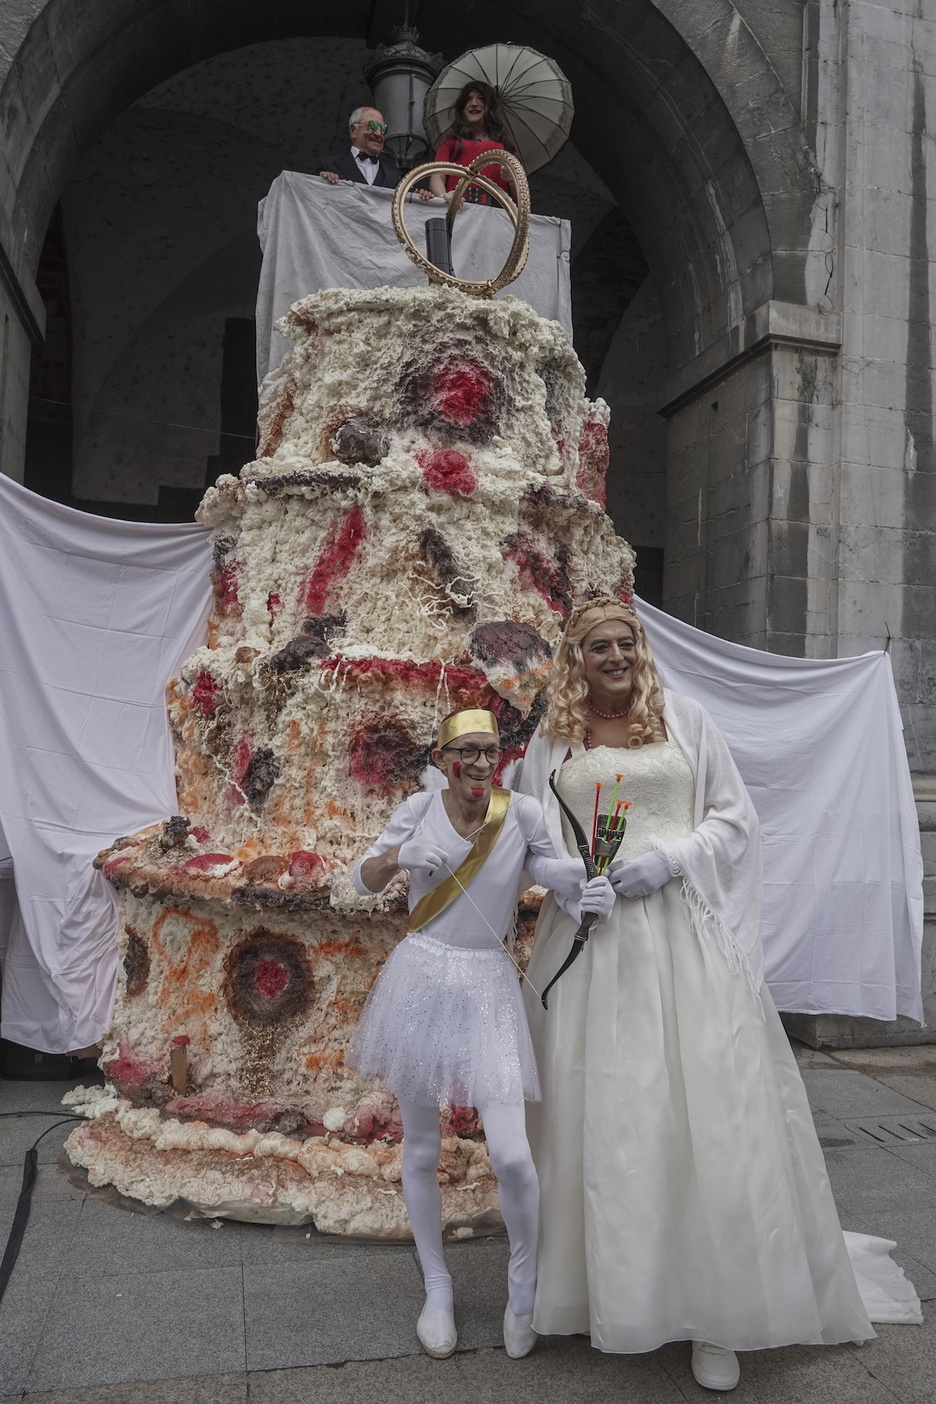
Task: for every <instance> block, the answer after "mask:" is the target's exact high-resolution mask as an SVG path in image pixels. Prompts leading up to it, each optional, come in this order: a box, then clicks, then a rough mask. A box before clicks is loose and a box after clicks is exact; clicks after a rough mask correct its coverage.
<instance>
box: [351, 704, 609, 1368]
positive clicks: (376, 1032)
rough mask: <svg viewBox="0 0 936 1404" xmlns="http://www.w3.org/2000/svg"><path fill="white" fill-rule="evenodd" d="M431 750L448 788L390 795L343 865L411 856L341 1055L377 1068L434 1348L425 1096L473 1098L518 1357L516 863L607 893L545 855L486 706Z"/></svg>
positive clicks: (435, 1214) (440, 1292)
mask: <svg viewBox="0 0 936 1404" xmlns="http://www.w3.org/2000/svg"><path fill="white" fill-rule="evenodd" d="M432 758H433V761H434V762H435V764H436V765H437V766H438V767H439V769H440V770H441V771H443V773H444V775H445V777H446V780H447V781H448V787H447V788H445V789H436V790H430V791H421V792H420V793H418V794H416V795H413V796H412V797H411V798H410V799H408V800H406V801H404V803H403V804H401V805H400V807H399V808H398V809H397V810H396V812H395V813H394V814H393V816H392V818H391V819H390V822H389V823H388V825H387V827H386V828H385V829H384V831H383V833H382V834H381V835H380V837H379V838H378V839H377V841H376V842H375V843H374V844H372V845H371V847H370V848H369V849H368V851H367V853H366V854H365V855H364V857H363V858H362V859H361V860H360V862H359V863H358V865H357V867H356V868H355V872H354V882H355V886H356V887H357V890H358V891H359V892H360V893H361V894H362V895H363V894H367V893H373V892H380V891H382V890H383V888H385V887H386V885H387V883H388V882H390V880H391V879H392V878H393V877H394V876H395V875H396V874H397V873H398V872H399V871H400V869H401V868H408V869H409V874H410V890H409V908H410V925H409V932H408V934H407V936H406V938H405V939H404V940H403V941H401V942H400V944H399V945H398V946H397V947H396V949H395V950H394V951H393V953H392V954H391V956H390V958H389V959H388V961H387V963H386V965H385V966H384V968H383V970H382V971H381V973H380V976H379V977H378V979H377V981H376V982H375V984H374V987H373V989H372V990H371V992H370V994H369V996H368V999H367V1004H366V1005H365V1008H364V1012H363V1013H362V1015H361V1019H360V1022H359V1024H358V1026H357V1028H356V1029H355V1031H354V1034H353V1036H352V1038H351V1042H350V1045H349V1048H348V1053H347V1057H346V1062H347V1064H348V1066H349V1067H352V1068H355V1069H357V1071H358V1072H359V1073H361V1074H362V1075H364V1076H375V1075H376V1076H378V1077H380V1079H381V1081H382V1082H383V1083H384V1085H385V1086H387V1087H389V1088H390V1089H392V1091H393V1092H395V1093H396V1096H397V1100H398V1101H399V1104H400V1113H401V1117H402V1121H403V1195H404V1198H405V1201H406V1208H407V1211H408V1213H409V1217H410V1222H411V1223H412V1227H413V1237H414V1239H415V1242H416V1251H417V1253H418V1254H419V1261H420V1265H421V1267H422V1272H423V1279H424V1282H425V1288H426V1300H425V1305H424V1306H423V1309H422V1313H421V1315H420V1317H419V1321H418V1322H417V1325H416V1333H417V1335H418V1337H419V1340H420V1343H421V1344H422V1346H423V1349H424V1350H425V1351H426V1353H427V1354H428V1355H432V1356H435V1357H437V1358H439V1359H444V1358H445V1357H446V1356H448V1355H451V1354H452V1352H453V1351H454V1349H455V1346H456V1343H457V1335H456V1330H455V1318H454V1309H453V1297H452V1279H451V1276H450V1275H449V1272H448V1270H447V1268H446V1266H445V1257H444V1253H443V1249H442V1201H441V1193H440V1190H439V1181H438V1177H437V1174H436V1171H437V1169H438V1164H439V1154H440V1150H441V1136H440V1131H439V1108H440V1106H441V1105H442V1104H443V1103H447V1104H449V1105H450V1106H473V1107H476V1108H477V1110H478V1113H479V1115H480V1117H481V1120H482V1122H483V1124H484V1132H485V1136H486V1139H487V1146H488V1153H489V1155H490V1158H491V1165H492V1168H493V1170H494V1173H495V1175H496V1176H497V1181H498V1187H499V1195H500V1207H501V1213H502V1214H503V1218H504V1224H505V1226H506V1228H507V1234H508V1238H509V1240H510V1262H509V1266H508V1269H507V1279H508V1304H507V1309H506V1312H505V1315H504V1346H505V1348H506V1350H507V1353H508V1355H510V1356H511V1357H512V1358H514V1359H519V1358H520V1357H521V1356H524V1355H526V1354H527V1353H528V1352H529V1351H530V1350H531V1349H532V1348H533V1345H534V1343H535V1340H536V1336H535V1334H534V1332H533V1329H532V1325H531V1322H532V1315H533V1298H534V1294H535V1290H536V1245H537V1220H538V1212H539V1185H538V1182H537V1178H536V1170H535V1169H534V1166H533V1160H532V1157H531V1155H530V1148H529V1145H528V1143H527V1137H526V1125H525V1114H524V1100H531V1101H536V1100H538V1099H539V1097H540V1086H539V1078H538V1076H537V1072H536V1063H535V1060H534V1056H533V1049H532V1045H531V1042H530V1034H529V1029H528V1027H527V1021H526V1015H525V1013H524V1009H523V1001H522V999H521V997H520V988H519V983H518V980H517V974H516V970H515V968H514V965H513V963H512V961H511V958H510V956H509V954H508V952H507V950H506V949H505V944H504V942H505V938H507V936H508V932H510V931H512V927H513V922H514V915H515V912H516V904H517V896H518V893H519V889H520V882H521V877H522V874H523V872H524V870H526V871H528V872H529V873H530V874H531V875H532V877H533V879H534V881H535V882H537V883H539V884H541V885H542V886H543V887H549V888H553V889H554V890H555V891H556V892H557V894H558V895H561V896H562V898H563V904H564V905H566V906H567V908H568V909H569V910H570V911H575V912H585V911H591V912H594V913H596V914H597V916H598V919H599V920H601V919H602V918H603V917H604V916H606V915H607V913H608V912H609V911H610V910H611V907H612V905H613V900H614V893H613V891H612V889H611V887H610V885H609V883H608V881H607V879H605V878H595V879H593V880H592V881H591V882H587V881H586V879H585V871H584V866H583V864H582V862H581V860H580V859H578V858H574V859H573V858H568V857H563V858H557V857H556V854H555V850H554V848H553V845H552V841H551V840H550V838H549V836H548V834H547V832H546V827H545V824H544V821H543V812H542V809H541V808H540V805H539V802H538V801H537V800H535V799H534V798H532V796H529V795H518V794H514V793H512V792H511V791H510V790H502V789H500V788H498V787H496V786H494V784H493V779H494V773H495V771H496V769H497V764H498V761H499V759H500V738H499V735H498V730H497V720H496V718H495V717H494V715H493V713H492V712H488V711H483V710H480V709H472V710H468V711H462V712H456V713H454V714H453V715H452V716H449V717H446V718H445V720H444V721H443V722H442V724H441V726H440V727H439V734H438V744H437V746H436V748H435V749H434V750H433V752H432Z"/></svg>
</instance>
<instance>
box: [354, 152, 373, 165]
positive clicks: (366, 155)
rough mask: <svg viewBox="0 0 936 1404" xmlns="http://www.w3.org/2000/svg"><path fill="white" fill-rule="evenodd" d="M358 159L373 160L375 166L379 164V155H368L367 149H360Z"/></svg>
mask: <svg viewBox="0 0 936 1404" xmlns="http://www.w3.org/2000/svg"><path fill="white" fill-rule="evenodd" d="M357 159H358V160H359V161H373V163H374V165H375V166H376V164H377V157H376V156H370V155H368V153H367V152H366V151H359V152H358V154H357Z"/></svg>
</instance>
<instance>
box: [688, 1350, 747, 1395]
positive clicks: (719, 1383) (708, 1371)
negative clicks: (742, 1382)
mask: <svg viewBox="0 0 936 1404" xmlns="http://www.w3.org/2000/svg"><path fill="white" fill-rule="evenodd" d="M692 1373H693V1375H695V1379H696V1384H700V1385H701V1386H702V1388H703V1389H721V1390H725V1391H727V1390H729V1389H734V1387H735V1385H736V1384H737V1383H738V1380H739V1379H740V1378H741V1366H740V1365H739V1364H738V1357H737V1356H736V1355H735V1353H734V1351H733V1350H726V1349H725V1347H724V1346H717V1345H710V1344H709V1342H708V1341H693V1342H692Z"/></svg>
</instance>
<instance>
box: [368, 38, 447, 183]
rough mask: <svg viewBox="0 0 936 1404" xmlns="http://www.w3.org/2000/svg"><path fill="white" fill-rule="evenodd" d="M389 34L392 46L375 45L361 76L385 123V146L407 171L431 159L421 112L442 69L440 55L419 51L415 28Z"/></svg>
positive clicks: (398, 163) (397, 162) (423, 50)
mask: <svg viewBox="0 0 936 1404" xmlns="http://www.w3.org/2000/svg"><path fill="white" fill-rule="evenodd" d="M392 35H393V39H394V41H395V42H394V43H392V44H389V45H386V44H378V46H377V48H376V49H375V50H374V53H373V57H372V58H371V59H370V60H369V62H368V63H367V65H366V66H365V68H364V77H365V79H366V80H367V82H368V84H369V85H370V88H371V91H372V92H373V94H374V105H375V107H378V108H379V109H380V111H381V112H382V113H383V115H384V120H385V122H386V123H387V139H386V142H385V145H386V147H387V148H388V149H389V152H390V155H391V157H392V158H393V160H394V161H395V162H396V164H397V165H398V166H400V167H401V168H402V169H403V170H405V171H407V170H412V168H413V167H414V166H418V165H419V164H420V162H422V161H425V160H427V159H429V158H431V156H432V152H431V151H430V150H429V142H428V141H427V139H426V130H425V127H424V126H423V109H424V107H425V103H426V93H427V92H428V91H429V89H430V88H431V87H432V84H433V82H434V81H435V79H436V77H437V76H438V74H439V72H440V70H441V68H442V55H441V54H427V53H426V51H425V49H421V48H420V47H419V44H418V42H417V41H418V39H419V34H418V32H417V31H416V30H415V29H409V28H406V27H404V28H401V29H394V30H393V31H392Z"/></svg>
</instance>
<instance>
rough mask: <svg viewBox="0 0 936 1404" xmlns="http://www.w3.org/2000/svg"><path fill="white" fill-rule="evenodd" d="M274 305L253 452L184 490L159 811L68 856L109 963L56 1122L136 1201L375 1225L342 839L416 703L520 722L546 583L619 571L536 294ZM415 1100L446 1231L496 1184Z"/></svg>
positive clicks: (382, 1225) (598, 424) (362, 971)
mask: <svg viewBox="0 0 936 1404" xmlns="http://www.w3.org/2000/svg"><path fill="white" fill-rule="evenodd" d="M282 325H283V329H284V331H285V333H286V334H287V335H288V336H290V337H291V338H292V340H293V341H294V343H295V345H294V349H293V350H292V351H291V352H290V354H289V355H287V357H286V358H285V360H284V361H283V363H282V365H281V366H280V367H279V369H278V370H277V371H276V372H274V373H273V374H272V375H271V376H269V377H268V379H267V381H266V382H265V384H264V387H263V391H262V396H261V410H260V445H259V452H258V458H257V461H256V462H254V463H250V464H248V465H247V466H246V467H245V468H244V469H243V470H242V472H241V473H240V475H239V477H238V478H233V477H224V478H222V479H220V480H219V482H218V484H217V486H216V487H214V488H211V489H209V491H208V493H207V494H206V496H205V499H204V501H203V503H202V506H201V508H200V511H199V517H200V519H201V520H202V521H203V522H205V523H206V524H208V525H209V526H210V527H211V529H212V543H213V552H214V569H213V586H214V605H213V611H212V616H211V620H210V625H209V642H208V644H207V646H206V647H204V648H202V649H200V650H199V651H198V652H197V653H196V654H194V655H193V656H192V657H191V658H189V659H188V660H187V661H186V662H185V663H184V665H183V666H182V669H181V671H180V675H179V677H177V678H175V679H174V680H173V681H172V682H171V684H170V686H169V716H170V723H171V727H172V733H173V738H174V743H175V749H176V760H177V772H178V793H179V807H180V811H181V813H180V814H179V815H177V816H175V817H173V818H171V819H168V820H167V821H166V822H165V823H163V824H161V825H157V826H155V827H154V828H152V829H149V830H146V831H144V832H143V833H140V834H136V835H134V836H133V837H131V838H126V839H121V840H119V841H118V842H117V843H116V844H114V845H113V847H112V848H110V849H109V850H108V851H107V852H105V853H103V854H102V855H101V856H100V858H99V860H98V863H99V865H100V866H101V867H102V868H103V870H104V872H105V874H106V875H107V877H108V878H109V879H110V880H111V882H112V883H113V884H114V886H115V887H116V889H117V891H118V894H119V900H120V909H121V925H120V937H119V939H120V943H121V951H122V955H123V968H122V976H121V980H120V985H119V989H118V994H117V1003H116V1008H115V1011H114V1020H113V1028H112V1034H111V1036H110V1038H109V1040H108V1043H107V1046H106V1048H105V1052H104V1057H103V1060H102V1065H103V1067H104V1070H105V1073H106V1075H107V1079H108V1090H107V1093H106V1095H105V1096H104V1097H102V1098H101V1099H100V1101H99V1104H98V1108H97V1110H98V1111H99V1113H100V1114H99V1115H97V1116H96V1117H95V1119H93V1120H92V1121H90V1122H89V1123H87V1124H86V1125H83V1126H82V1127H80V1128H79V1129H78V1130H77V1131H75V1132H74V1133H73V1134H72V1136H71V1137H70V1139H69V1143H68V1149H69V1153H70V1155H71V1157H72V1159H73V1161H75V1162H77V1163H79V1164H81V1165H83V1166H85V1167H86V1168H87V1171H88V1174H89V1177H90V1178H91V1180H92V1182H93V1183H96V1184H103V1183H110V1184H113V1185H115V1186H116V1187H117V1188H118V1189H119V1190H121V1191H122V1192H123V1193H125V1194H128V1195H131V1196H134V1197H136V1198H138V1199H140V1200H143V1201H145V1202H146V1203H148V1204H167V1203H169V1202H171V1201H173V1200H175V1199H183V1200H186V1201H188V1202H189V1203H191V1204H194V1205H196V1206H197V1207H199V1208H201V1209H202V1210H204V1211H206V1212H212V1213H215V1214H230V1215H232V1216H235V1217H241V1218H250V1219H256V1220H260V1221H267V1222H305V1221H310V1220H313V1221H314V1222H315V1224H316V1225H317V1227H318V1228H319V1229H321V1230H324V1231H329V1232H338V1233H348V1234H365V1235H373V1236H386V1237H398V1236H404V1235H405V1234H406V1233H407V1231H408V1226H407V1220H406V1214H405V1209H404V1206H403V1198H402V1194H401V1193H400V1184H399V1181H400V1161H401V1151H400V1138H401V1128H400V1125H399V1121H398V1117H397V1112H396V1108H395V1105H394V1102H393V1099H392V1097H391V1096H390V1095H389V1094H388V1093H387V1092H385V1091H383V1090H382V1089H380V1088H377V1087H375V1086H374V1085H372V1084H367V1083H364V1082H361V1081H360V1080H359V1079H358V1078H356V1077H355V1076H354V1075H353V1074H351V1073H350V1072H348V1071H346V1069H345V1067H344V1063H343V1050H344V1046H345V1043H346V1041H347V1037H348V1035H349V1034H350V1031H351V1029H352V1027H353V1025H354V1022H355V1020H356V1018H357V1015H358V1013H359V1011H360V1009H361V1007H362V1005H363V1001H364V999H365V996H366V994H367V990H368V988H369V987H370V984H371V983H372V981H373V979H374V977H375V975H376V973H377V971H378V969H379V967H380V964H381V962H382V961H383V959H384V957H385V956H386V954H387V953H388V951H389V950H390V949H391V948H392V947H393V945H394V943H395V942H396V941H397V940H399V939H400V937H401V935H402V934H403V933H404V932H405V930H406V915H405V887H404V879H403V878H402V877H401V878H400V879H398V880H397V881H396V882H395V883H394V884H392V885H391V887H390V888H389V889H388V890H387V891H386V892H385V893H383V894H381V896H380V897H379V898H374V899H373V900H371V901H368V900H364V899H361V898H360V897H358V896H357V895H356V894H355V892H354V890H353V888H352V886H351V883H350V869H351V866H352V865H353V863H354V861H355V860H356V858H357V857H358V856H359V855H360V854H361V852H362V851H363V850H364V849H365V848H366V847H367V845H368V843H369V842H370V841H371V840H372V839H373V837H374V836H375V835H376V834H377V833H378V832H379V831H380V830H381V828H382V827H383V825H384V823H385V821H386V819H387V818H388V816H389V815H390V813H391V811H392V810H393V808H394V807H395V806H396V805H397V804H398V803H399V801H400V800H401V799H402V798H403V797H404V796H406V795H407V794H408V793H411V792H412V791H413V790H414V789H415V788H417V787H418V786H419V784H420V783H421V781H420V777H421V775H422V773H423V772H424V770H425V768H426V766H427V765H428V763H429V751H430V749H431V746H432V744H433V737H434V734H435V729H436V726H437V723H438V721H439V719H440V718H441V717H442V716H444V715H445V714H446V713H448V712H450V711H452V710H454V709H456V708H462V707H466V706H482V707H488V708H490V709H491V710H492V711H494V712H495V713H496V714H497V715H498V718H499V722H500V728H501V736H502V739H503V741H504V743H505V745H506V748H507V752H506V761H507V762H509V760H510V759H511V758H513V757H516V756H518V755H519V754H520V753H521V752H522V749H523V747H524V745H525V743H526V740H527V739H528V737H529V736H530V734H531V732H532V730H533V728H534V727H535V725H536V724H537V721H538V719H539V717H540V715H541V712H542V706H543V701H542V689H543V686H544V683H545V681H546V679H547V675H548V672H549V667H550V656H551V649H552V647H553V645H554V644H555V642H556V640H557V638H558V637H559V634H560V632H561V629H562V625H563V620H564V618H565V616H566V615H567V613H568V611H569V609H570V607H571V606H572V604H573V602H578V601H580V600H582V599H584V598H587V597H588V596H590V595H592V594H597V593H602V594H607V593H608V592H609V591H610V592H614V593H620V594H621V596H622V597H623V598H629V595H630V591H631V588H632V566H633V553H632V551H631V549H630V547H629V546H628V545H627V544H626V543H625V542H623V541H621V540H620V539H619V538H618V537H617V536H616V535H615V533H614V530H613V528H612V525H611V523H610V521H609V519H608V518H607V516H606V515H605V513H604V511H603V508H602V503H603V492H604V473H605V469H606V466H607V432H606V424H607V409H606V407H605V406H604V404H602V403H601V402H600V401H599V402H598V403H597V404H591V403H589V402H588V401H587V400H586V399H585V397H584V378H583V373H582V369H581V366H580V365H579V363H578V361H577V359H576V357H575V355H574V353H573V351H572V348H571V347H570V345H569V342H568V340H567V338H566V337H565V335H564V333H563V332H562V330H561V329H560V327H559V326H558V325H557V324H556V323H554V322H546V321H544V320H543V319H541V318H540V317H538V316H536V314H535V313H534V312H533V311H532V310H531V309H530V308H529V307H528V306H527V305H526V304H524V303H521V302H517V301H515V300H514V299H511V298H506V299H501V300H497V301H481V300H479V299H477V298H474V297H469V296H467V295H466V294H465V293H462V292H460V291H458V290H456V289H448V288H439V287H430V288H425V289H419V290H411V289H381V290H378V291H376V292H346V291H339V290H332V291H327V292H322V293H318V294H315V295H314V296H311V297H308V298H306V299H304V300H303V301H302V302H299V303H297V304H296V305H295V306H294V307H293V309H292V311H291V312H290V314H289V316H288V318H287V319H286V320H285V323H284V324H282ZM529 906H530V904H529V903H527V910H529ZM444 1130H445V1132H446V1139H445V1142H444V1152H443V1162H442V1180H443V1201H444V1213H445V1216H446V1220H447V1222H448V1225H449V1229H450V1231H452V1232H455V1233H461V1234H463V1235H466V1234H469V1233H471V1232H474V1231H476V1230H477V1229H478V1228H479V1227H480V1226H482V1225H484V1224H487V1223H488V1222H490V1220H491V1216H492V1215H493V1214H495V1213H496V1186H495V1183H494V1180H493V1177H492V1176H491V1173H490V1166H489V1164H488V1160H487V1155H486V1151H485V1148H484V1142H483V1136H482V1135H481V1134H480V1132H479V1129H478V1126H477V1121H476V1119H475V1118H474V1116H473V1114H472V1113H471V1111H470V1109H465V1108H452V1109H450V1111H449V1112H448V1113H447V1116H446V1124H445V1126H444Z"/></svg>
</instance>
